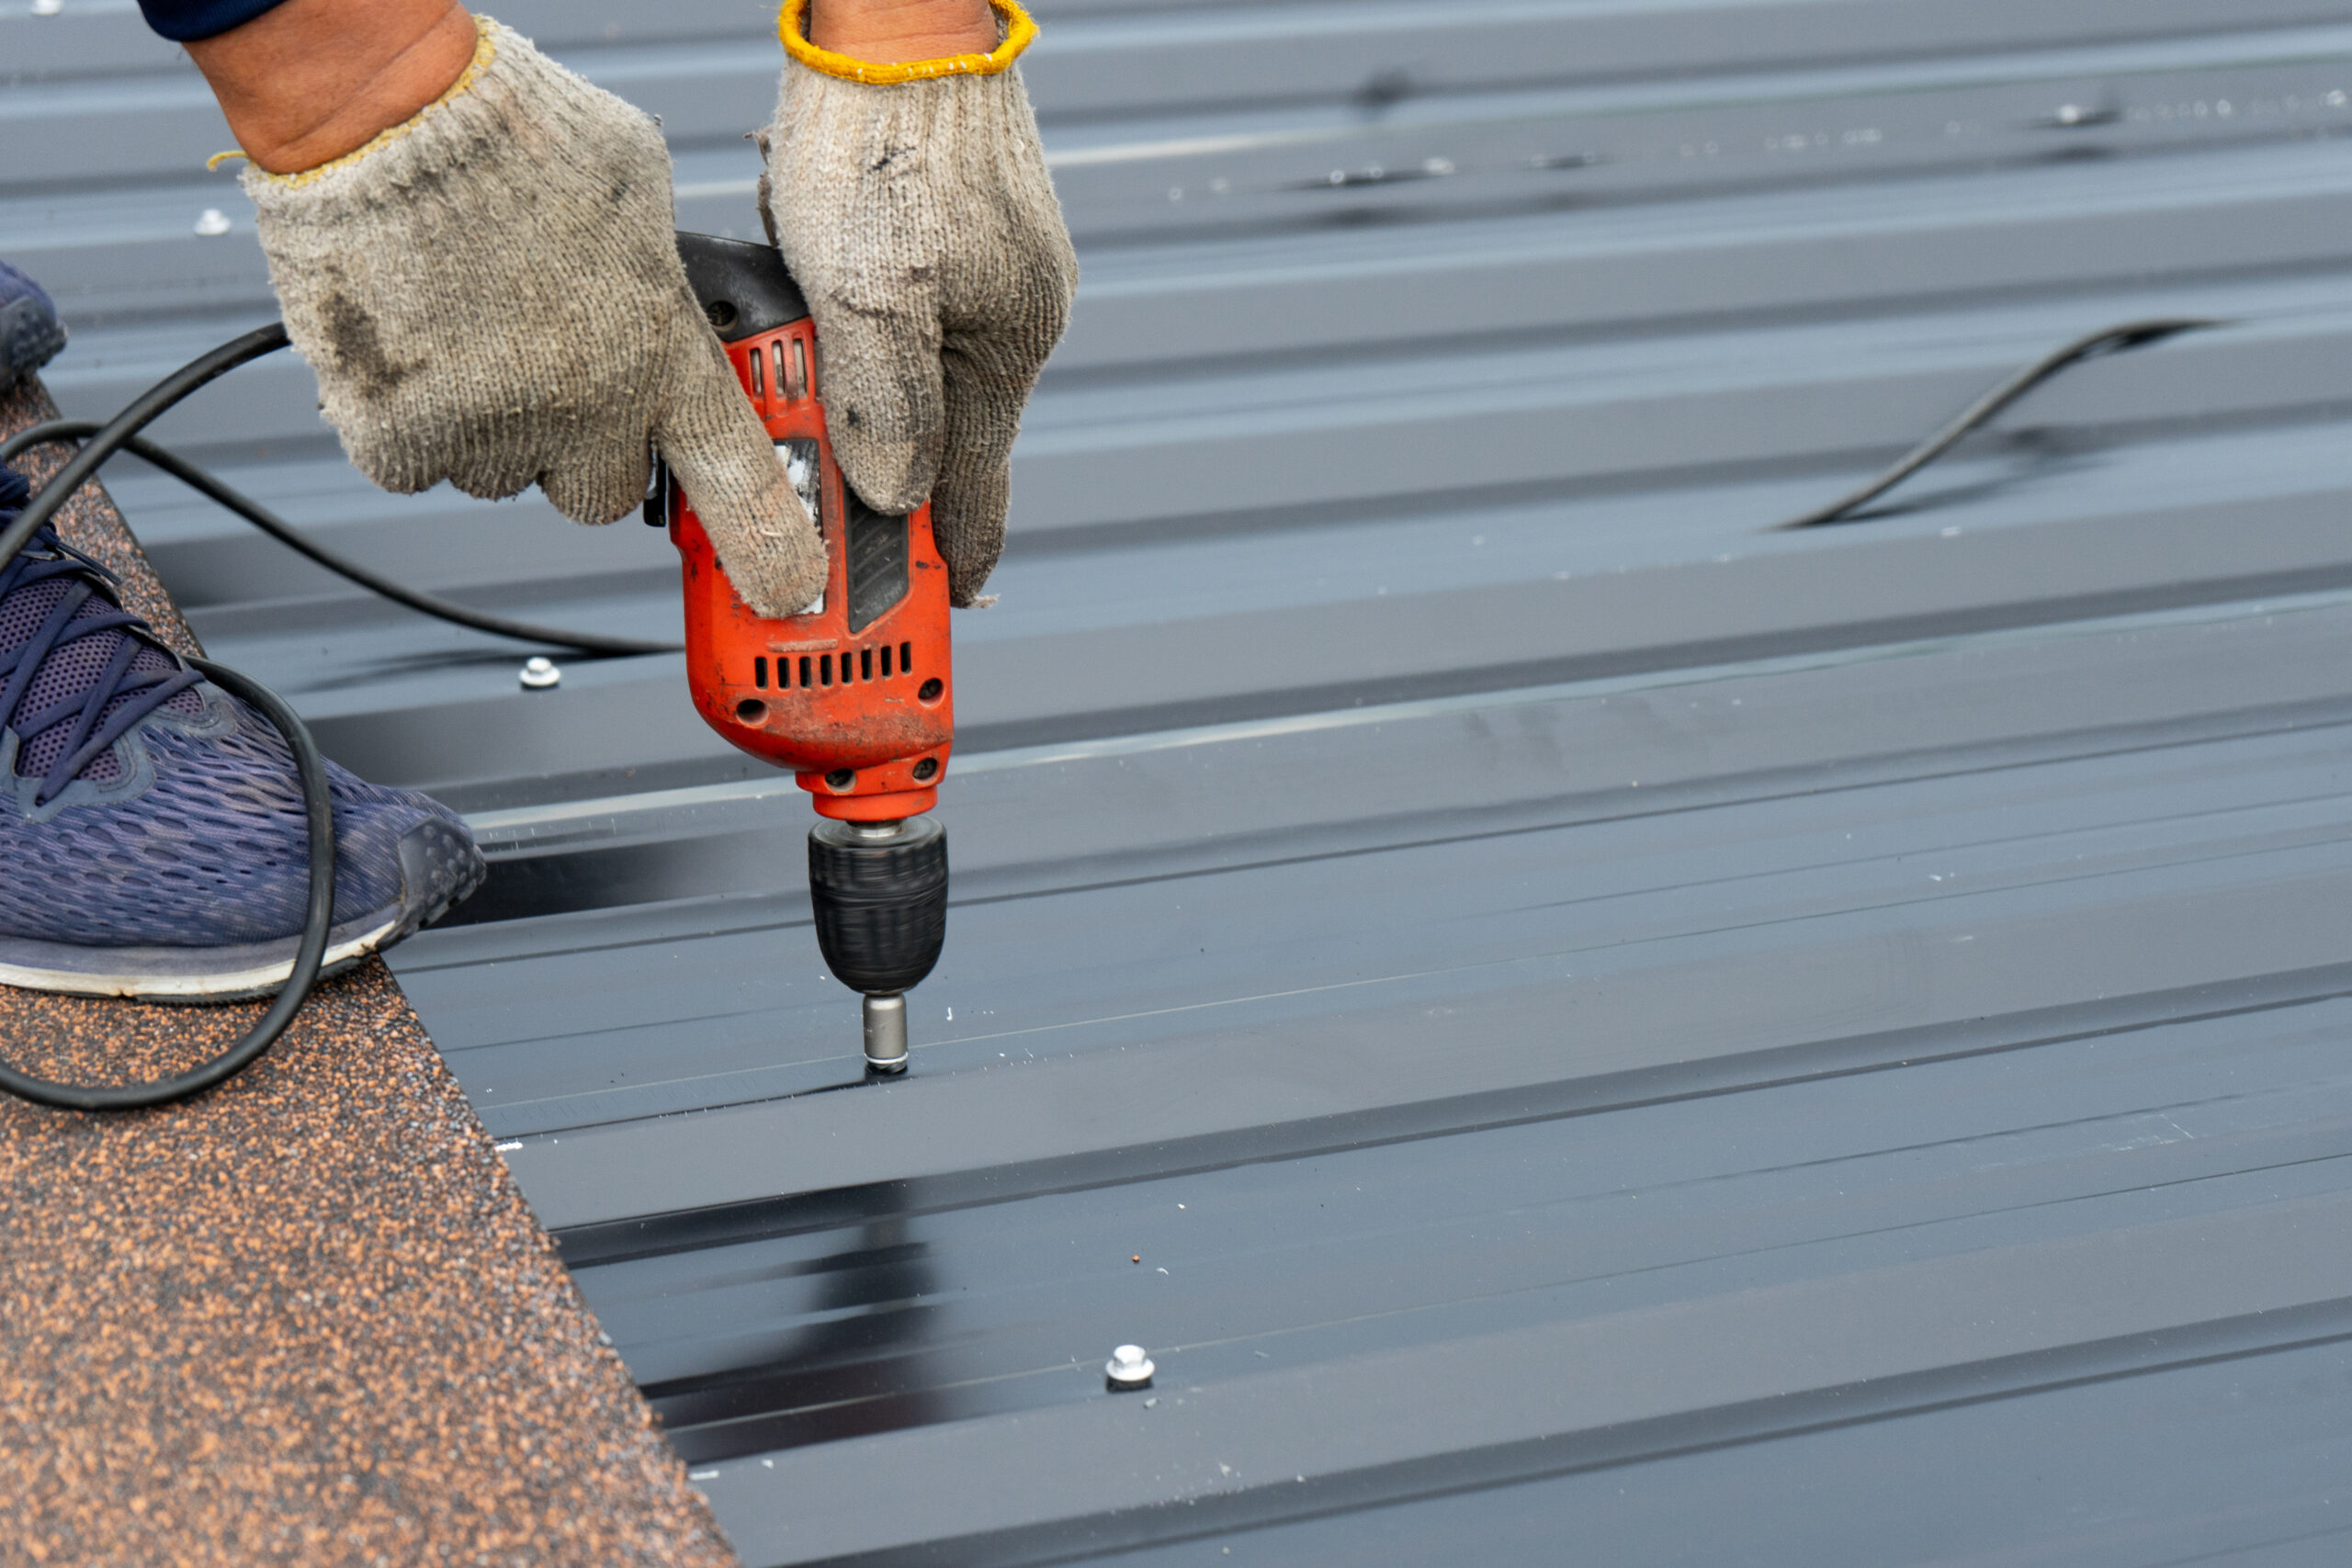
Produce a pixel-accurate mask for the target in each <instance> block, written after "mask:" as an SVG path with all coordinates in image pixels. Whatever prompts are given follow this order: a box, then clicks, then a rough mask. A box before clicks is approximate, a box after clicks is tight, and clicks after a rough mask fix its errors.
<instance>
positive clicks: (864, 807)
mask: <svg viewBox="0 0 2352 1568" xmlns="http://www.w3.org/2000/svg"><path fill="white" fill-rule="evenodd" d="M678 254H679V255H680V257H681V258H682V259H683V260H684V262H685V266H686V278H687V281H688V282H689V283H691V284H692V285H693V287H694V290H695V297H696V298H697V299H700V300H701V302H702V307H703V312H704V314H705V315H707V317H708V318H709V319H710V324H711V325H712V326H713V327H714V328H716V329H717V330H718V337H719V341H720V342H721V343H723V344H726V346H727V357H728V359H729V361H730V362H731V363H732V364H733V365H734V367H735V374H736V375H737V377H738V378H741V381H742V383H743V393H744V396H746V397H748V398H750V399H751V400H752V408H753V409H755V410H757V411H758V412H759V415H760V419H761V421H762V423H764V424H765V425H766V426H767V432H768V434H769V436H770V437H771V438H772V439H773V440H774V441H775V455H776V461H777V462H779V463H781V464H782V465H784V468H785V471H786V475H787V476H788V477H789V479H790V480H791V483H792V487H793V489H795V490H796V491H798V492H799V495H800V499H801V502H803V503H804V504H805V505H806V506H807V507H808V508H809V515H810V516H811V517H813V518H815V519H816V520H817V526H818V529H819V531H820V533H821V534H822V535H823V536H824V540H825V554H826V558H827V560H828V570H827V574H826V580H825V588H824V592H822V593H821V594H820V595H819V596H818V598H817V599H816V601H815V602H814V603H812V604H809V607H808V608H807V609H805V610H803V611H802V612H801V613H800V614H798V615H787V616H785V617H783V618H782V619H780V620H770V619H767V618H765V617H763V616H762V615H758V614H757V613H756V612H754V611H753V610H752V609H751V608H750V607H749V606H748V605H746V604H744V603H743V601H742V600H741V598H740V597H738V596H737V594H736V592H735V590H734V586H733V585H732V584H731V583H729V581H727V574H726V572H725V570H722V569H721V567H720V566H719V563H718V557H717V556H716V555H714V554H713V553H712V551H711V546H710V540H709V538H708V536H707V535H705V533H704V532H703V526H702V523H701V520H700V519H698V518H696V517H695V513H694V509H693V508H692V507H691V506H689V505H688V504H687V503H686V499H685V496H684V494H683V493H682V492H681V491H679V489H678V486H677V484H676V482H675V481H674V480H673V479H670V478H669V477H668V476H667V475H662V476H659V477H658V479H657V489H656V491H655V497H654V499H652V500H649V501H648V502H647V510H648V516H647V521H648V522H655V523H659V522H666V523H667V524H668V525H669V528H670V539H671V542H672V543H673V544H674V545H676V546H677V547H678V554H679V557H680V562H681V570H682V575H683V577H684V583H685V592H686V680H687V683H688V685H689V687H690V688H691V689H692V691H693V693H694V701H695V708H696V709H697V710H698V711H699V712H700V713H701V714H702V716H703V719H704V721H705V722H706V723H707V724H708V725H709V726H710V727H711V728H713V729H715V730H717V731H718V733H719V734H721V735H723V736H725V737H726V738H727V739H728V740H729V742H730V743H732V744H733V745H735V746H737V747H739V748H741V750H745V751H748V752H750V753H751V754H752V756H754V757H759V758H763V759H764V760H766V761H771V762H775V763H778V764H780V765H782V766H785V767H788V768H790V769H792V770H793V774H794V778H795V780H796V782H797V783H798V784H799V785H800V787H801V788H802V789H805V790H807V791H808V792H809V795H810V796H811V798H812V802H813V804H814V805H815V807H816V808H817V815H818V816H819V817H820V818H822V820H820V822H818V824H817V825H816V826H815V827H814V828H812V829H809V902H810V903H811V905H812V906H813V907H814V908H815V911H816V923H817V944H818V946H819V947H820V949H822V950H823V952H824V955H825V963H826V964H827V966H828V967H830V968H831V970H832V972H833V974H834V976H836V977H837V978H838V979H840V980H841V981H842V984H844V985H846V986H848V987H851V988H852V989H854V990H857V991H862V992H864V993H865V1062H866V1066H867V1068H868V1069H869V1070H870V1071H873V1072H878V1073H899V1072H903V1071H905V1070H906V1066H907V1002H906V993H907V992H908V991H910V990H911V989H912V988H913V987H915V986H916V985H917V984H919V983H920V982H921V981H922V978H923V976H926V975H928V974H930V973H931V970H932V965H933V964H936V963H938V962H939V949H940V945H941V943H942V942H944V939H945V937H946V932H947V832H946V829H944V827H942V826H941V825H940V823H939V822H937V821H936V820H934V819H933V818H930V817H927V816H925V815H923V814H924V813H925V812H928V811H929V810H931V808H932V807H933V806H935V805H937V804H938V801H939V781H940V779H941V777H942V776H943V775H944V773H946V771H947V754H948V751H949V750H950V747H951V745H952V742H953V741H954V739H955V732H956V723H955V720H956V693H955V676H954V674H953V672H952V671H951V669H950V662H949V657H948V630H947V568H946V565H945V563H944V562H943V561H942V560H941V559H940V557H939V551H938V548H937V547H936V546H935V545H934V544H933V541H932V536H931V508H930V506H929V505H928V504H925V505H923V506H922V507H921V508H919V509H917V510H916V511H915V512H914V513H912V514H911V515H910V516H905V517H894V516H888V515H885V514H883V513H877V512H876V511H874V510H873V509H872V508H871V507H868V506H867V505H866V504H865V502H862V501H861V500H859V499H858V495H857V492H856V491H854V490H852V489H851V488H850V487H849V486H848V485H847V484H845V483H843V482H842V472H841V468H840V467H839V466H838V465H836V464H835V462H834V461H833V449H832V443H831V440H830V439H829V438H828V436H827V435H826V433H825V408H824V400H823V388H821V387H820V385H819V384H818V361H817V333H816V324H815V322H814V321H811V320H810V318H809V306H808V302H807V301H806V300H805V299H802V298H801V294H800V289H799V287H798V286H797V284H795V283H794V282H793V280H792V276H791V274H790V273H788V272H786V270H785V265H784V257H783V256H782V255H781V254H778V253H777V252H776V251H775V249H774V248H773V247H772V246H768V245H760V244H750V243H744V242H742V241H739V240H722V239H718V238H716V237H714V236H712V235H707V234H685V233H682V234H680V235H679V236H678ZM657 508H658V514H657Z"/></svg>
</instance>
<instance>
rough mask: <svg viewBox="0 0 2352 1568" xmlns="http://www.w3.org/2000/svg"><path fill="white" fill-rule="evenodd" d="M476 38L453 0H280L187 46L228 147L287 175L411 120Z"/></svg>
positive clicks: (441, 88)
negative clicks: (230, 136)
mask: <svg viewBox="0 0 2352 1568" xmlns="http://www.w3.org/2000/svg"><path fill="white" fill-rule="evenodd" d="M476 41H477V39H476V30H475V26H474V19H473V17H471V16H470V15H469V14H468V13H467V11H466V9H465V7H464V6H460V5H458V3H457V0H287V3H286V4H284V5H281V6H277V7H275V8H273V9H271V10H269V11H266V12H264V13H263V14H262V15H261V16H259V17H254V19H253V20H252V21H250V22H247V23H245V24H244V25H243V27H238V28H231V29H230V30H229V31H227V32H225V33H222V34H220V35H219V36H218V37H216V38H209V39H200V40H198V41H197V42H195V43H191V44H189V45H188V46H187V51H188V54H189V56H190V58H192V59H193V60H195V62H196V63H197V67H198V69H199V70H201V71H202V72H203V73H204V74H205V78H206V80H208V81H209V82H210V83H211V85H212V93H213V96H214V97H216V98H218V99H219V100H220V112H221V113H222V114H223V115H224V116H226V117H227V118H228V121H229V129H230V130H231V131H232V132H233V133H234V134H235V136H236V138H237V145H238V146H239V147H240V148H242V149H243V151H244V152H245V155H246V156H247V157H249V158H251V159H252V160H253V161H254V163H255V164H259V165H260V166H261V167H262V168H265V169H266V170H268V171H269V172H270V173H272V174H276V175H288V174H295V173H299V172H300V171H301V170H304V169H311V168H316V167H317V166H318V165H319V164H324V163H327V162H329V161H331V160H333V159H335V158H340V157H342V156H343V155H344V154H345V153H346V152H356V151H357V150H358V149H359V148H361V147H364V146H366V145H367V144H368V142H369V141H373V140H374V139H375V138H376V137H377V136H378V135H379V133H381V132H383V131H386V130H390V129H391V128H392V127H393V126H396V125H399V124H401V122H402V121H404V120H408V119H411V118H414V116H415V115H416V114H417V112H418V111H419V110H421V109H423V108H424V107H425V106H426V105H427V104H430V103H432V102H433V101H434V100H435V99H436V98H438V97H440V96H441V95H442V94H444V93H446V92H447V91H448V90H449V87H450V85H452V84H453V83H455V82H456V81H457V80H458V77H459V76H461V75H463V74H464V73H465V69H466V67H467V65H468V64H469V63H470V62H472V60H473V57H474V48H475V44H476Z"/></svg>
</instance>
